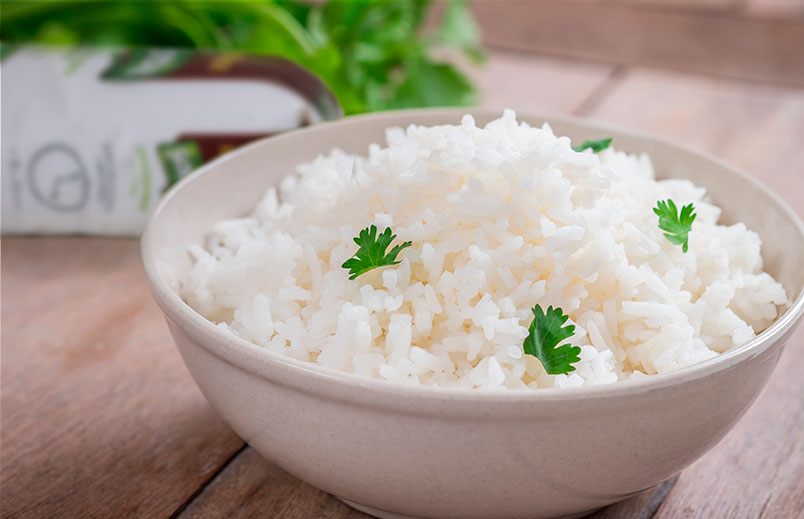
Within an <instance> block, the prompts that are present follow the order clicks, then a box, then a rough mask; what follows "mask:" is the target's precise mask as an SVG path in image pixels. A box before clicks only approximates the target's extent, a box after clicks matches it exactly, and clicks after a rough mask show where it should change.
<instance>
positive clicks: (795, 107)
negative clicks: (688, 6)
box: [583, 69, 804, 216]
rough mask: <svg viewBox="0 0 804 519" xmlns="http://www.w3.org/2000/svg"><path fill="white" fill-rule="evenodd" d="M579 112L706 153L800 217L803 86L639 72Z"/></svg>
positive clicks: (803, 160) (803, 204) (803, 190)
mask: <svg viewBox="0 0 804 519" xmlns="http://www.w3.org/2000/svg"><path fill="white" fill-rule="evenodd" d="M583 115H587V116H589V117H591V118H594V119H599V120H601V121H606V122H611V123H614V124H617V125H620V126H623V127H626V128H634V129H638V130H643V131H647V132H651V133H655V134H659V135H663V136H666V137H671V138H673V139H676V140H678V141H680V142H684V143H687V144H690V145H692V146H695V147H697V148H701V149H704V150H707V151H710V152H712V153H714V154H715V155H717V156H719V157H722V158H724V159H726V160H728V161H729V162H731V163H733V164H735V165H736V166H738V167H740V168H742V169H744V170H745V171H747V172H748V173H751V174H752V175H754V176H756V177H757V178H759V179H760V180H762V181H763V182H764V183H765V184H767V185H768V186H770V187H771V188H772V189H773V190H774V191H776V193H778V194H779V196H781V197H782V198H783V199H784V200H786V201H787V203H788V204H790V206H791V207H793V208H794V209H796V210H797V211H798V213H799V214H800V215H802V216H804V182H802V175H801V169H802V164H804V146H802V136H804V90H801V89H791V88H782V87H775V86H771V85H759V84H744V83H739V82H735V81H729V80H722V79H716V78H708V77H700V76H693V75H689V74H678V73H674V72H667V71H658V70H644V69H638V70H632V71H630V72H627V73H626V74H625V75H624V76H623V77H622V78H621V79H620V80H619V85H618V86H617V88H616V89H614V91H613V92H612V93H611V95H609V96H608V97H607V98H606V99H605V100H603V101H602V102H601V103H599V104H598V105H597V106H592V107H589V108H588V109H587V110H586V111H585V112H584V114H583Z"/></svg>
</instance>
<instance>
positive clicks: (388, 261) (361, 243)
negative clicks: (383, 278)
mask: <svg viewBox="0 0 804 519" xmlns="http://www.w3.org/2000/svg"><path fill="white" fill-rule="evenodd" d="M353 239H354V241H355V243H356V244H357V245H358V247H359V248H358V249H357V252H355V255H354V256H353V257H351V258H349V259H348V260H346V261H344V262H343V265H341V266H342V267H343V268H345V269H349V274H350V275H349V279H355V278H356V277H357V276H359V275H360V274H363V273H365V272H368V271H369V270H373V269H376V268H379V267H385V266H387V265H396V264H398V263H400V261H401V260H397V259H396V258H397V256H398V255H399V253H400V252H402V249H404V248H405V247H410V246H411V245H412V243H411V242H409V241H406V242H405V243H402V244H401V245H395V246H394V247H393V248H392V249H391V250H390V251H388V252H386V250H387V249H388V246H389V245H391V242H392V241H394V240H395V239H396V234H391V228H390V227H386V228H385V230H384V231H383V232H382V233H380V235H379V236H377V226H376V225H372V226H371V227H366V228H365V229H363V230H362V231H360V234H359V235H358V236H357V238H353Z"/></svg>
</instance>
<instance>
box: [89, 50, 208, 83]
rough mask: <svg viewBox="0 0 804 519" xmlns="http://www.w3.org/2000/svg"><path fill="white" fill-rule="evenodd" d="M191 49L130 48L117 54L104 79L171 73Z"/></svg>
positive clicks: (191, 54) (135, 77) (190, 56)
mask: <svg viewBox="0 0 804 519" xmlns="http://www.w3.org/2000/svg"><path fill="white" fill-rule="evenodd" d="M193 54H194V51H193V50H190V49H130V50H126V51H124V52H121V53H119V54H116V55H115V56H114V58H113V60H112V64H111V65H109V68H107V69H106V70H104V71H103V73H102V74H101V77H102V78H103V79H123V80H125V79H145V78H151V77H157V76H164V75H166V74H170V73H171V72H173V71H174V70H176V69H178V68H179V67H181V66H182V65H184V64H185V63H187V62H188V61H189V60H190V58H192V57H193Z"/></svg>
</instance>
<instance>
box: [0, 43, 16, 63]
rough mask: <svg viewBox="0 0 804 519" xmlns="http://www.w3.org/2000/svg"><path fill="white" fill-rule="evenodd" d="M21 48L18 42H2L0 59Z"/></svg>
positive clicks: (0, 44)
mask: <svg viewBox="0 0 804 519" xmlns="http://www.w3.org/2000/svg"><path fill="white" fill-rule="evenodd" d="M19 48H20V46H19V44H16V43H8V42H0V61H3V60H4V59H6V58H7V57H9V56H11V54H13V53H14V51H15V50H17V49H19Z"/></svg>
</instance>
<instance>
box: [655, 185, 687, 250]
mask: <svg viewBox="0 0 804 519" xmlns="http://www.w3.org/2000/svg"><path fill="white" fill-rule="evenodd" d="M694 210H695V208H694V207H693V206H692V204H687V205H685V206H684V207H682V208H681V213H680V214H679V213H678V210H677V209H676V204H675V203H674V202H673V201H672V200H670V199H669V198H668V199H667V201H663V200H659V201H658V202H656V207H654V208H653V212H654V213H656V215H657V216H658V217H659V229H661V230H663V231H665V233H664V237H665V238H667V241H669V242H670V243H672V244H674V245H681V250H682V251H683V252H687V246H688V239H689V233H690V231H691V230H692V222H694V221H695V217H696V216H698V215H697V214H695V213H693V211H694Z"/></svg>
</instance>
